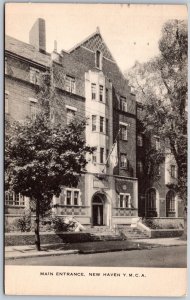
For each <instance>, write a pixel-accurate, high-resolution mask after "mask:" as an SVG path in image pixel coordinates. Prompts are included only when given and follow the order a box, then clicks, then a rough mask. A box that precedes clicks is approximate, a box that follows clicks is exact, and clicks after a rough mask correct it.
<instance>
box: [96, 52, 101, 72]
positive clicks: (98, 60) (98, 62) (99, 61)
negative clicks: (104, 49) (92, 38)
mask: <svg viewBox="0 0 190 300" xmlns="http://www.w3.org/2000/svg"><path fill="white" fill-rule="evenodd" d="M95 65H96V68H98V69H100V70H101V69H102V55H101V52H100V51H99V50H97V51H96V56H95Z"/></svg>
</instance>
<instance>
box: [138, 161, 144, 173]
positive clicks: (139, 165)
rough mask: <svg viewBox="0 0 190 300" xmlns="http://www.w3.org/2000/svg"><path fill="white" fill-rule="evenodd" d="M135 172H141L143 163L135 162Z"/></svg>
mask: <svg viewBox="0 0 190 300" xmlns="http://www.w3.org/2000/svg"><path fill="white" fill-rule="evenodd" d="M137 171H138V173H142V172H143V163H142V161H138V162H137Z"/></svg>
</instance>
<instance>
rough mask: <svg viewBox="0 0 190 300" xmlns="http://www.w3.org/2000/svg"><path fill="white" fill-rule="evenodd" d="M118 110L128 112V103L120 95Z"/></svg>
mask: <svg viewBox="0 0 190 300" xmlns="http://www.w3.org/2000/svg"><path fill="white" fill-rule="evenodd" d="M120 110H121V111H124V112H128V105H127V99H126V97H123V96H120Z"/></svg>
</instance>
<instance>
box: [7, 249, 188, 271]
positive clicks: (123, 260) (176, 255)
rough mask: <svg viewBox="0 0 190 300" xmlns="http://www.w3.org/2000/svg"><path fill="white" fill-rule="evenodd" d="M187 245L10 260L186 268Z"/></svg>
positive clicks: (20, 263)
mask: <svg viewBox="0 0 190 300" xmlns="http://www.w3.org/2000/svg"><path fill="white" fill-rule="evenodd" d="M186 257H187V250H186V246H171V247H158V248H152V249H147V250H131V251H121V252H110V253H96V254H71V255H60V256H51V257H35V258H22V259H16V260H8V261H6V264H9V265H41V266H102V267H103V266H110V267H112V266H113V267H160V268H162V267H168V268H170V267H175V268H180V267H181V268H185V267H186V259H187V258H186Z"/></svg>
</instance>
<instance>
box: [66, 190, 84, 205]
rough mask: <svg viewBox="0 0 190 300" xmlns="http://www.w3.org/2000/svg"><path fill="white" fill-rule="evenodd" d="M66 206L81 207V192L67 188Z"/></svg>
mask: <svg viewBox="0 0 190 300" xmlns="http://www.w3.org/2000/svg"><path fill="white" fill-rule="evenodd" d="M65 199H66V201H65V202H66V205H69V206H71V205H80V190H79V189H72V188H71V189H70V188H68V189H67V188H66V190H65Z"/></svg>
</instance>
